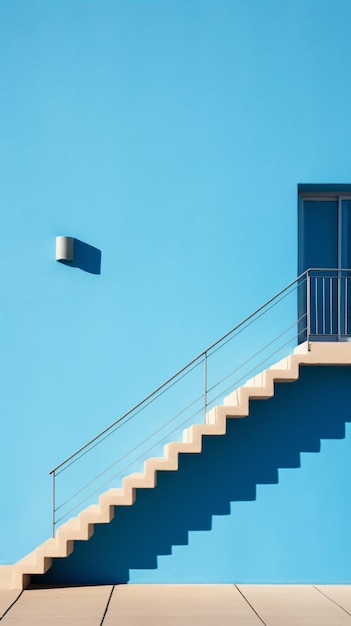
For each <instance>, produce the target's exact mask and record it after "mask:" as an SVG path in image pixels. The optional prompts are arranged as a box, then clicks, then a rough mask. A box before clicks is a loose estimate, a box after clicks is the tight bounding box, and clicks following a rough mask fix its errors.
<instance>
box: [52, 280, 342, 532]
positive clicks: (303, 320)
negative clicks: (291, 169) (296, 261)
mask: <svg viewBox="0 0 351 626" xmlns="http://www.w3.org/2000/svg"><path fill="white" fill-rule="evenodd" d="M319 272H324V273H325V274H326V273H329V276H328V277H326V278H330V273H334V272H336V273H337V276H336V278H338V276H339V277H340V273H342V272H351V270H346V269H341V268H309V269H307V270H305V271H304V272H302V273H301V274H300V275H299V276H298V277H297V278H295V279H294V280H292V281H291V282H290V283H289V284H288V285H286V286H285V287H284V288H283V289H281V290H280V291H278V292H277V293H276V294H275V295H274V296H273V297H271V298H269V299H268V300H267V301H266V302H265V303H264V304H262V305H261V306H260V307H258V308H257V309H256V310H255V311H254V312H253V313H251V314H250V315H248V316H247V317H245V318H244V319H243V320H242V321H241V322H240V323H239V324H236V325H235V326H234V327H233V328H232V329H231V330H229V331H228V332H226V333H225V334H224V335H222V337H220V339H218V340H217V341H215V342H214V343H212V344H211V345H210V346H209V347H208V348H206V349H205V350H203V351H202V352H201V353H200V354H198V355H197V356H196V357H195V358H193V359H192V360H191V361H189V362H188V363H187V364H186V365H184V366H183V367H182V368H181V369H179V370H178V371H177V372H176V373H175V374H173V376H171V377H170V378H168V379H167V380H166V381H165V382H164V383H162V385H160V386H159V387H157V388H156V389H155V390H154V391H152V392H151V393H150V394H148V395H147V396H146V397H145V398H143V399H142V400H141V401H140V402H138V403H137V404H135V405H134V406H133V407H132V408H131V409H129V410H128V411H127V412H125V413H124V414H123V415H121V416H120V417H119V418H118V419H116V420H115V421H114V422H112V424H110V425H109V426H107V427H106V428H104V429H103V430H102V431H101V432H100V433H98V434H97V435H95V436H94V437H93V438H92V439H90V440H89V441H88V442H87V443H85V444H84V445H83V446H81V447H80V448H78V449H77V450H76V451H75V452H73V453H72V454H70V455H69V456H68V457H67V458H66V459H64V460H63V461H61V463H59V464H58V465H56V467H54V468H53V469H52V470H51V471H50V475H51V476H52V528H53V535H54V534H55V526H56V524H57V520H56V519H55V515H56V512H57V511H58V510H59V509H61V508H62V506H64V504H66V503H67V502H68V501H70V500H71V499H72V498H73V497H74V495H77V493H80V492H81V491H83V490H84V489H85V487H83V488H82V489H80V490H79V492H77V493H76V494H74V495H73V496H71V497H70V498H68V500H67V501H66V502H64V503H63V504H61V505H60V506H58V507H57V508H56V484H55V481H56V478H57V476H58V475H59V474H61V472H64V471H65V470H66V469H68V467H70V466H71V465H72V464H73V463H75V462H76V461H78V460H79V459H80V458H82V457H83V456H84V455H86V454H87V453H89V452H91V451H92V450H93V448H95V447H96V446H97V445H99V444H100V443H102V442H103V441H104V440H105V439H106V438H108V437H110V436H111V435H112V434H113V433H114V432H115V431H116V430H117V429H119V428H120V426H121V425H123V424H124V423H126V422H128V421H129V420H131V419H133V418H134V417H135V416H136V415H137V414H138V413H140V412H141V411H143V410H144V409H146V408H147V407H148V406H149V405H150V404H151V403H152V402H154V401H155V400H156V399H158V398H160V397H161V396H162V395H163V394H164V393H166V392H167V391H169V390H170V389H171V388H172V387H173V386H174V385H175V384H177V383H178V382H179V381H181V380H182V379H183V378H184V377H185V376H187V375H188V374H190V373H191V372H192V371H193V370H194V369H195V368H197V367H198V365H201V363H202V364H203V391H202V396H201V395H200V396H199V397H198V398H197V399H196V402H197V401H199V400H201V397H202V398H203V412H204V414H205V416H206V412H207V409H208V406H210V405H211V403H213V401H214V400H216V399H217V397H219V396H216V398H212V400H210V405H208V397H207V396H208V394H209V393H210V391H211V390H212V389H213V388H214V387H208V383H207V360H208V357H209V356H212V355H214V354H215V353H216V352H217V351H218V350H220V349H222V348H223V347H224V346H225V345H226V344H227V343H228V342H230V341H231V340H232V339H234V338H235V337H237V336H238V335H239V334H240V333H242V332H243V331H244V330H246V329H247V328H249V326H250V325H251V324H253V323H255V322H256V321H257V320H258V319H259V318H260V317H262V316H263V315H265V314H266V313H267V312H269V311H270V310H271V309H272V308H273V307H275V306H276V305H277V304H278V303H279V302H281V301H282V300H284V298H286V297H287V296H289V295H290V294H292V293H293V292H294V291H295V289H299V288H300V287H301V286H303V285H306V291H304V294H305V296H304V297H305V298H306V300H305V301H304V302H305V304H304V310H303V313H302V315H300V313H301V311H300V313H299V315H298V317H297V320H296V321H295V325H296V323H297V324H298V333H297V337H298V338H299V341H300V340H304V341H305V340H307V341H309V339H310V336H311V306H312V304H311V302H312V301H313V296H312V300H311V281H313V280H314V279H316V276H315V273H319ZM317 278H318V277H317ZM332 278H333V279H334V278H335V277H332ZM342 278H343V277H341V279H342ZM346 280H349V279H348V278H346ZM289 290H290V291H289ZM315 312H317V309H316V306H315ZM317 313H318V312H317ZM292 326H294V324H293V325H292ZM292 326H290V327H289V328H288V329H286V330H285V331H284V333H285V332H286V331H288V330H289V329H291V328H292ZM317 330H318V328H317ZM284 333H282V334H284ZM280 336H281V335H278V338H279V337H280ZM276 339H277V338H275V339H273V340H271V341H270V342H269V343H268V344H267V345H266V346H265V348H264V349H266V348H267V347H270V346H271V345H272V344H273V342H274V341H276ZM295 339H296V334H295ZM262 351H263V349H262V350H259V352H258V353H256V354H259V353H260V352H262ZM276 352H277V351H276ZM273 354H275V352H273ZM254 356H255V355H254ZM270 356H272V355H270ZM251 358H253V357H251ZM251 358H249V359H248V360H246V361H244V363H241V364H240V365H239V367H237V368H236V369H240V368H241V367H242V366H243V365H245V363H248V362H249V361H250V360H251ZM264 362H265V361H262V363H264ZM254 369H255V368H253V370H252V371H254ZM234 371H235V370H234ZM250 371H251V370H250ZM250 371H249V373H250ZM229 376H230V374H229V375H226V376H225V378H224V379H223V380H225V379H227V378H228V377H229ZM223 380H222V381H219V382H218V383H217V385H218V384H220V383H221V382H223ZM215 387H216V385H215ZM198 413H199V411H196V413H195V414H198ZM195 414H194V415H195ZM171 421H172V420H171ZM165 425H166V426H167V423H166V424H165ZM148 439H150V437H148ZM142 444H143V442H142V443H141V444H139V445H142ZM117 462H118V461H116V463H117ZM116 463H114V464H113V465H115V464H116ZM94 480H95V478H94ZM94 480H93V481H90V483H89V484H91V483H92V482H94ZM60 519H62V518H60Z"/></svg>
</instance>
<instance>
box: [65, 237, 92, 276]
mask: <svg viewBox="0 0 351 626" xmlns="http://www.w3.org/2000/svg"><path fill="white" fill-rule="evenodd" d="M59 263H62V264H63V265H69V266H71V267H77V268H79V269H81V270H83V272H88V273H89V274H101V250H99V249H98V248H94V246H91V245H89V244H88V243H85V242H84V241H81V240H80V239H74V260H73V261H64V260H60V261H59Z"/></svg>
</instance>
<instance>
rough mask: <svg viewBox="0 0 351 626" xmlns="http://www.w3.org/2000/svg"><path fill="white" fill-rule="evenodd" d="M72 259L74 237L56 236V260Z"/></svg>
mask: <svg viewBox="0 0 351 626" xmlns="http://www.w3.org/2000/svg"><path fill="white" fill-rule="evenodd" d="M73 260H74V237H56V261H73Z"/></svg>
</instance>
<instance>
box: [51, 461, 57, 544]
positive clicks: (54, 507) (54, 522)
mask: <svg viewBox="0 0 351 626" xmlns="http://www.w3.org/2000/svg"><path fill="white" fill-rule="evenodd" d="M55 480H56V476H55V470H54V471H53V472H52V536H53V538H55V525H56V521H55V509H56V494H55V487H56V485H55Z"/></svg>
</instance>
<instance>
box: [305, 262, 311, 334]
mask: <svg viewBox="0 0 351 626" xmlns="http://www.w3.org/2000/svg"><path fill="white" fill-rule="evenodd" d="M306 286H307V294H306V309H307V343H309V340H310V334H311V276H310V273H309V272H307V282H306Z"/></svg>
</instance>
